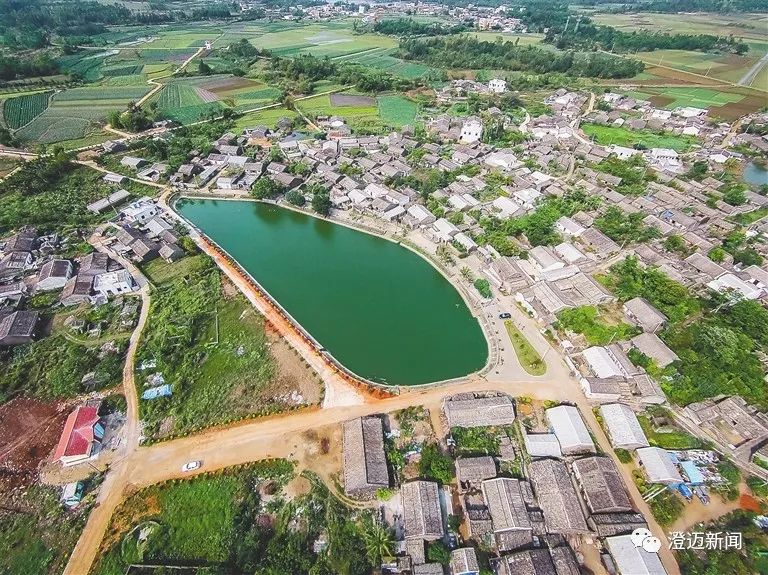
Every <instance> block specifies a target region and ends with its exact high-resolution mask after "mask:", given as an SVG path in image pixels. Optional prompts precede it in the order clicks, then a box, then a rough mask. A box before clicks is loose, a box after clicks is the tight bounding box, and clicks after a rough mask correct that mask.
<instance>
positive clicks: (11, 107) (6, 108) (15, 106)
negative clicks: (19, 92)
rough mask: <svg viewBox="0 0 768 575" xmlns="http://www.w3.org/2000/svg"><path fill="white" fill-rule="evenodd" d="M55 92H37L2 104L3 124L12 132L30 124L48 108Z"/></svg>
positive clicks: (7, 100)
mask: <svg viewBox="0 0 768 575" xmlns="http://www.w3.org/2000/svg"><path fill="white" fill-rule="evenodd" d="M52 93H53V92H37V93H34V94H25V95H23V96H17V97H15V98H8V99H6V100H3V102H2V122H3V124H4V125H5V126H7V127H8V128H10V129H12V130H18V129H19V128H21V127H22V126H25V125H26V124H29V123H30V122H31V121H32V120H34V119H35V118H36V117H37V116H39V115H40V114H42V113H43V112H44V111H45V109H46V108H47V107H48V101H49V100H50V98H51V94H52Z"/></svg>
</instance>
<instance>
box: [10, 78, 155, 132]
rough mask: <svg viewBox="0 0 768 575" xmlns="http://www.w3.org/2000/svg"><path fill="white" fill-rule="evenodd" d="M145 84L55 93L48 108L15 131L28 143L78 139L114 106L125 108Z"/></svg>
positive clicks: (141, 94) (117, 108)
mask: <svg viewBox="0 0 768 575" xmlns="http://www.w3.org/2000/svg"><path fill="white" fill-rule="evenodd" d="M149 89H150V87H149V86H147V85H144V86H117V87H111V86H90V87H85V88H73V89H71V90H65V91H63V92H59V93H57V94H54V96H53V97H52V99H51V101H50V105H49V106H48V108H47V109H46V110H45V111H44V112H43V113H42V114H40V115H38V116H37V117H35V118H34V119H33V120H32V121H31V122H30V123H29V124H27V125H26V126H24V127H23V128H21V129H20V130H19V131H18V132H17V133H16V135H17V136H18V137H19V139H20V140H21V141H22V142H25V143H42V144H51V143H55V142H60V141H64V140H79V139H81V138H84V137H86V136H88V135H89V134H90V133H91V132H93V131H94V130H96V128H97V126H98V124H100V123H102V122H104V120H105V119H106V117H107V115H108V114H109V113H110V112H112V111H114V110H120V111H122V110H125V109H126V108H127V107H128V104H129V103H130V102H135V101H136V100H138V99H139V98H141V97H142V96H143V95H144V94H146V93H147V92H148V91H149Z"/></svg>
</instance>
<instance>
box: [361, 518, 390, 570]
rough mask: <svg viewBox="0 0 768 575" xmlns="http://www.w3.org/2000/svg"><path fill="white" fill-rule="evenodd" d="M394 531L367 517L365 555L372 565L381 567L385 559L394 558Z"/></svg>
mask: <svg viewBox="0 0 768 575" xmlns="http://www.w3.org/2000/svg"><path fill="white" fill-rule="evenodd" d="M392 539H393V537H392V530H391V529H390V528H389V527H387V526H386V525H384V524H383V523H381V522H380V521H377V520H375V519H373V518H372V517H371V516H370V515H367V516H366V517H365V519H364V520H363V541H364V542H365V554H366V556H367V557H368V561H370V562H371V565H373V566H376V565H381V562H382V561H383V560H385V559H389V558H391V557H392V545H393V543H392Z"/></svg>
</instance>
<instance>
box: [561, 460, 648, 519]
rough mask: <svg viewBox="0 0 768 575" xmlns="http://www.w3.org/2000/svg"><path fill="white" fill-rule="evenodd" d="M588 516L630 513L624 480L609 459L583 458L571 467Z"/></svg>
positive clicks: (629, 501) (630, 507)
mask: <svg viewBox="0 0 768 575" xmlns="http://www.w3.org/2000/svg"><path fill="white" fill-rule="evenodd" d="M571 469H573V475H574V477H575V478H576V480H577V481H578V483H579V486H580V487H581V492H582V494H583V495H584V501H586V503H587V509H588V510H589V513H590V514H597V513H621V512H632V511H633V507H632V502H631V500H630V499H629V495H628V494H627V490H626V488H625V487H624V480H623V479H622V477H621V474H620V473H619V470H618V469H616V465H615V464H614V463H613V460H612V459H611V458H609V457H597V456H595V457H585V458H583V459H577V460H576V461H574V462H573V465H572V466H571Z"/></svg>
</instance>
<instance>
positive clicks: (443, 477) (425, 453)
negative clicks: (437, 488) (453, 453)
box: [419, 443, 454, 483]
mask: <svg viewBox="0 0 768 575" xmlns="http://www.w3.org/2000/svg"><path fill="white" fill-rule="evenodd" d="M453 473H454V469H453V459H451V458H450V457H449V456H448V455H444V454H442V453H440V448H439V447H438V446H437V444H436V443H430V444H428V445H425V446H424V448H423V449H422V450H421V460H420V461H419V474H420V475H421V476H422V477H424V478H426V479H432V480H434V481H437V482H439V483H450V482H451V479H453Z"/></svg>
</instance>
